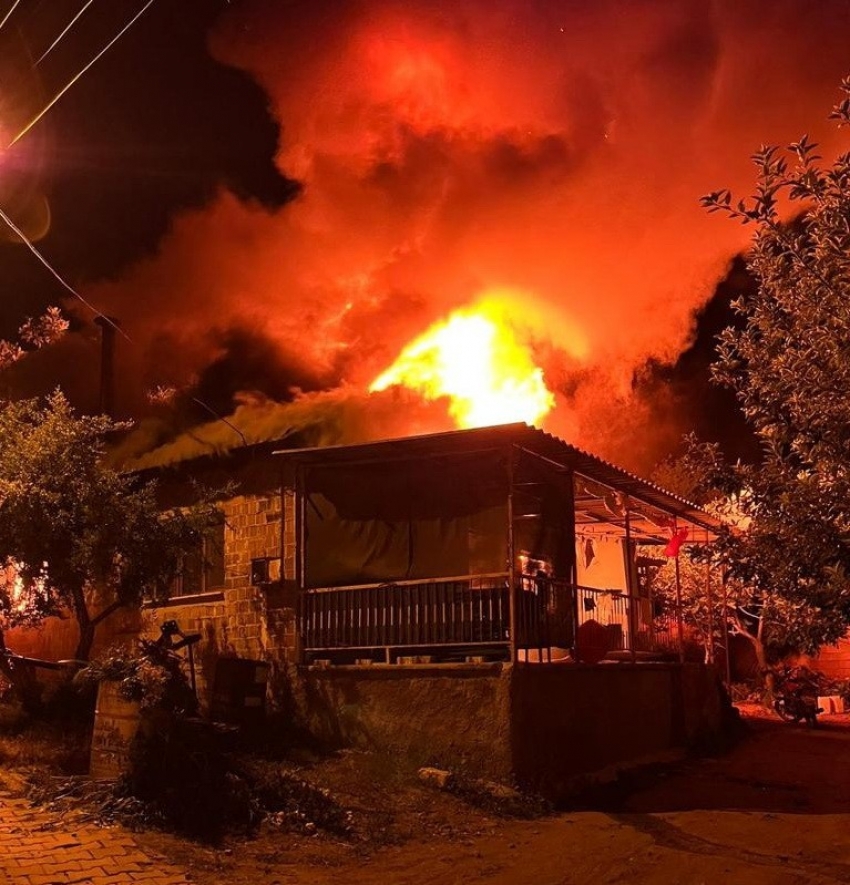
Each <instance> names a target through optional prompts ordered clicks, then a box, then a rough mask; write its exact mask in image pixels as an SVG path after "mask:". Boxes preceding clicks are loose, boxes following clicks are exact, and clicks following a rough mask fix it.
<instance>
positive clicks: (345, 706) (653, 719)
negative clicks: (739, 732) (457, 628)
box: [303, 664, 723, 800]
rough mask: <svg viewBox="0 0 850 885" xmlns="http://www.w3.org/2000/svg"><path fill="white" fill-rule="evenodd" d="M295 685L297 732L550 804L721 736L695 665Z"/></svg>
mask: <svg viewBox="0 0 850 885" xmlns="http://www.w3.org/2000/svg"><path fill="white" fill-rule="evenodd" d="M303 685H304V695H303V703H304V709H305V711H306V720H307V724H308V726H309V727H310V728H311V730H312V731H314V733H316V734H317V735H318V736H320V737H322V738H324V739H325V740H329V741H332V742H334V743H337V744H348V745H353V746H359V747H368V748H373V749H379V750H385V751H392V752H397V753H402V754H404V755H405V756H407V757H408V758H410V760H411V761H412V762H415V763H416V764H423V765H424V764H432V765H438V766H445V767H447V768H454V769H460V770H464V771H466V772H468V773H470V774H473V775H477V776H481V777H488V778H493V779H495V780H504V781H513V782H516V783H518V784H520V785H522V786H524V787H527V788H530V789H533V790H536V791H538V792H540V793H542V794H544V795H547V796H549V797H550V798H552V799H556V800H557V799H559V798H564V797H565V796H567V795H568V794H569V793H570V792H572V791H574V790H575V789H576V787H578V786H580V785H581V784H582V783H584V782H585V781H587V780H588V779H592V780H596V779H600V778H601V779H608V778H610V777H612V776H614V775H615V774H616V773H617V772H618V771H619V770H620V769H622V768H625V767H629V766H632V765H636V764H641V763H647V762H651V761H660V760H665V759H670V758H674V757H676V756H679V755H681V754H682V752H683V751H684V749H685V748H687V747H689V746H695V745H699V744H703V743H706V742H709V741H712V740H717V739H718V738H719V737H720V736H721V733H722V728H723V704H722V696H721V689H720V686H719V683H718V680H717V676H716V674H715V672H714V671H713V670H712V669H710V668H708V667H705V666H703V665H699V664H692V665H684V666H681V667H680V666H679V665H677V664H657V665H656V664H646V665H638V666H627V665H604V664H603V665H599V666H557V665H555V666H545V665H544V666H539V667H538V666H525V667H523V666H519V667H510V666H507V665H504V666H503V665H483V666H475V665H467V666H460V665H458V666H439V667H409V668H404V667H397V666H393V667H383V666H377V667H374V666H373V667H369V668H356V667H335V668H329V669H326V670H321V669H312V668H311V669H308V670H305V671H304V673H303Z"/></svg>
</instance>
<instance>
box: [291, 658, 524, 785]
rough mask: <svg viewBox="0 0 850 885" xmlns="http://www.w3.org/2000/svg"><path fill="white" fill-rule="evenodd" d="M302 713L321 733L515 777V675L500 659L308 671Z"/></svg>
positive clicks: (346, 742) (337, 740)
mask: <svg viewBox="0 0 850 885" xmlns="http://www.w3.org/2000/svg"><path fill="white" fill-rule="evenodd" d="M301 701H302V704H303V707H304V718H305V721H306V724H307V726H308V728H309V729H310V730H311V731H312V732H313V733H314V734H316V735H317V736H318V737H320V738H321V739H323V740H325V741H327V742H330V743H332V744H334V745H340V746H355V747H361V748H369V749H379V750H384V751H387V752H393V753H401V754H403V755H404V756H406V757H407V758H408V759H410V760H411V761H412V762H414V763H416V764H417V765H431V764H441V765H449V766H451V767H453V768H460V769H463V770H465V771H469V772H471V773H473V774H475V775H478V776H481V777H493V778H498V779H510V777H511V772H512V768H511V752H510V680H509V679H508V678H507V676H506V674H505V672H504V670H503V668H502V665H500V664H491V665H461V664H458V665H451V664H448V665H445V664H444V665H440V666H434V667H431V666H426V665H421V666H411V667H401V666H395V665H394V666H381V665H378V666H372V667H333V668H329V669H327V670H319V669H313V668H310V669H307V670H305V671H303V695H302V698H301Z"/></svg>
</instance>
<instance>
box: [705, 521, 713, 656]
mask: <svg viewBox="0 0 850 885" xmlns="http://www.w3.org/2000/svg"><path fill="white" fill-rule="evenodd" d="M705 548H706V557H705V595H706V598H707V601H708V647H707V649H706V651H707V652H708V663H709V664H713V663H714V599H713V598H712V595H711V558H710V557H709V556H708V529H706V530H705Z"/></svg>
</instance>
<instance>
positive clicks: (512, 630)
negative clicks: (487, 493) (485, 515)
mask: <svg viewBox="0 0 850 885" xmlns="http://www.w3.org/2000/svg"><path fill="white" fill-rule="evenodd" d="M514 458H515V447H514V446H510V447H509V448H508V611H509V619H510V626H509V639H510V659H511V663H512V664H515V663H516V662H517V598H516V592H517V588H516V583H517V582H516V550H515V549H514V469H515V468H514Z"/></svg>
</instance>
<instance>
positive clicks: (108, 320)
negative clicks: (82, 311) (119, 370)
mask: <svg viewBox="0 0 850 885" xmlns="http://www.w3.org/2000/svg"><path fill="white" fill-rule="evenodd" d="M94 321H95V323H96V324H97V325H98V326H100V395H99V400H98V411H99V412H100V413H101V414H102V415H106V416H107V417H109V418H114V417H115V331H116V328H117V326H118V320H116V319H115V318H114V317H107V316H98V317H95V319H94Z"/></svg>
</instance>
